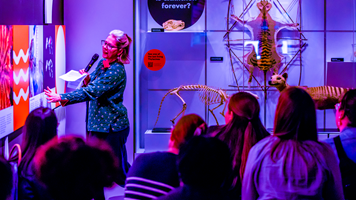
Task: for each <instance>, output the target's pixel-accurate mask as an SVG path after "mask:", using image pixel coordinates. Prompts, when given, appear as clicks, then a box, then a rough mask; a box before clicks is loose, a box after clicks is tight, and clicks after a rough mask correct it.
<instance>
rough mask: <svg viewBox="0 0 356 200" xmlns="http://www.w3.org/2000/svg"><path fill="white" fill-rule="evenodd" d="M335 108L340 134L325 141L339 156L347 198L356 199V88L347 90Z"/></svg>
mask: <svg viewBox="0 0 356 200" xmlns="http://www.w3.org/2000/svg"><path fill="white" fill-rule="evenodd" d="M335 108H336V116H335V120H336V125H337V127H338V128H339V129H340V135H339V136H337V137H335V138H330V139H327V140H326V141H325V142H327V143H329V144H330V145H331V147H332V148H333V150H334V153H335V155H337V156H338V158H339V161H340V162H339V166H340V170H341V177H342V183H343V188H344V195H345V199H356V90H355V89H354V90H350V91H347V92H346V93H345V95H344V96H343V98H342V100H341V102H340V103H339V104H336V106H335Z"/></svg>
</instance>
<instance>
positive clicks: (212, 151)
mask: <svg viewBox="0 0 356 200" xmlns="http://www.w3.org/2000/svg"><path fill="white" fill-rule="evenodd" d="M177 165H178V172H179V174H180V178H181V180H182V182H183V186H181V187H179V188H176V189H174V190H172V191H171V192H169V193H168V194H167V195H166V196H163V197H159V198H158V199H159V200H178V199H184V200H198V199H201V200H225V199H230V198H229V196H228V194H227V193H226V192H225V191H224V190H223V189H222V185H223V183H224V181H225V180H226V179H227V177H228V175H229V174H230V173H231V168H232V166H231V155H230V150H229V148H228V146H227V145H226V144H225V143H224V142H222V141H221V140H219V139H217V138H205V137H203V136H197V137H193V138H192V139H191V140H189V141H188V142H187V144H185V145H183V146H182V148H181V149H180V151H179V154H178V159H177Z"/></svg>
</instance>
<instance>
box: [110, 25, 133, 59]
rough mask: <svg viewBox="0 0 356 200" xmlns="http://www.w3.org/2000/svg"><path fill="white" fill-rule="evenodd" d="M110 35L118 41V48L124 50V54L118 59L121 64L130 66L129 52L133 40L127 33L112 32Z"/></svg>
mask: <svg viewBox="0 0 356 200" xmlns="http://www.w3.org/2000/svg"><path fill="white" fill-rule="evenodd" d="M109 35H111V36H112V37H113V38H115V40H116V46H117V48H118V50H120V49H122V53H121V54H120V55H119V57H118V58H117V59H118V61H119V62H121V63H123V64H129V63H130V58H129V51H130V44H131V42H132V39H131V37H130V36H128V35H127V34H126V33H124V32H123V31H121V30H112V31H111V32H110V33H109Z"/></svg>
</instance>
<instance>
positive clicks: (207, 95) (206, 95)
mask: <svg viewBox="0 0 356 200" xmlns="http://www.w3.org/2000/svg"><path fill="white" fill-rule="evenodd" d="M189 90H198V92H199V99H200V101H201V102H203V103H204V104H205V105H213V104H219V105H218V106H216V107H214V108H213V109H209V111H210V112H211V114H212V115H213V116H214V119H215V121H216V124H217V125H219V122H218V120H217V119H216V116H215V114H214V112H213V111H214V110H215V109H217V108H218V107H220V106H221V105H223V104H224V102H226V101H227V99H228V95H227V94H226V92H225V91H224V90H221V89H214V88H211V87H208V86H206V85H181V86H179V87H177V88H173V89H171V90H169V91H168V92H167V93H166V94H165V95H164V96H163V98H162V100H161V103H160V105H159V110H158V116H157V120H156V123H155V125H154V126H156V124H157V122H158V118H159V115H160V112H161V108H162V103H163V101H164V99H165V98H166V96H167V95H168V94H171V95H173V94H174V95H177V97H178V98H179V99H180V100H181V101H182V102H183V108H182V111H180V112H179V113H178V115H176V116H175V117H174V118H173V119H172V120H171V122H172V123H173V124H174V121H175V120H176V119H177V117H178V116H179V115H180V114H182V113H183V112H184V111H185V110H186V109H187V104H186V103H185V101H184V99H183V98H182V97H181V96H180V95H179V92H180V91H189ZM224 111H225V107H224V110H223V111H222V112H221V113H220V114H221V115H222V116H224Z"/></svg>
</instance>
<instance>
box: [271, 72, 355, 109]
mask: <svg viewBox="0 0 356 200" xmlns="http://www.w3.org/2000/svg"><path fill="white" fill-rule="evenodd" d="M287 78H288V74H287V73H284V74H282V75H280V74H275V73H273V75H272V77H271V80H270V81H268V84H269V85H270V86H272V87H275V88H277V89H278V91H279V92H283V90H285V89H286V88H288V87H290V86H289V85H288V83H287ZM301 88H303V89H305V90H306V91H307V92H308V94H309V95H310V96H311V97H312V99H313V100H314V102H315V107H316V108H317V109H318V110H325V109H333V108H334V107H335V104H337V103H339V102H340V101H341V99H342V97H343V96H344V94H345V93H346V92H347V91H348V90H350V89H349V88H341V87H334V86H319V87H306V86H303V87H301Z"/></svg>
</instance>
